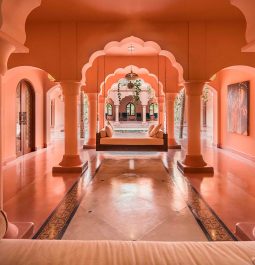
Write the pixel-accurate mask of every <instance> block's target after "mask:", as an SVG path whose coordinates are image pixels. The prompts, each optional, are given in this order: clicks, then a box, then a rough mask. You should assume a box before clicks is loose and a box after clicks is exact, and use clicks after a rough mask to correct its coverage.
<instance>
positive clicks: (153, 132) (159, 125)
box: [150, 123, 161, 137]
mask: <svg viewBox="0 0 255 265" xmlns="http://www.w3.org/2000/svg"><path fill="white" fill-rule="evenodd" d="M160 128H161V123H160V124H158V125H157V126H155V127H154V128H153V129H152V131H151V132H150V137H153V136H154V135H156V134H157V133H158V131H159V130H160Z"/></svg>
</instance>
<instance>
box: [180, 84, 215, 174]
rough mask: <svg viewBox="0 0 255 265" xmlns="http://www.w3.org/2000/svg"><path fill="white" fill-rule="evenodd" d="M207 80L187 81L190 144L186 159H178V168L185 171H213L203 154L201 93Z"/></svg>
mask: <svg viewBox="0 0 255 265" xmlns="http://www.w3.org/2000/svg"><path fill="white" fill-rule="evenodd" d="M204 84H205V82H203V81H191V82H187V83H185V89H186V90H185V91H186V95H187V116H188V117H187V118H188V119H187V120H188V145H187V154H186V156H185V159H184V160H183V161H182V162H180V161H178V168H179V170H180V171H182V172H183V173H213V168H212V167H209V166H207V163H206V162H205V161H204V159H203V156H202V154H201V137H200V131H201V95H202V91H203V87H204Z"/></svg>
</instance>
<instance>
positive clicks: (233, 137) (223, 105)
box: [217, 66, 255, 159]
mask: <svg viewBox="0 0 255 265" xmlns="http://www.w3.org/2000/svg"><path fill="white" fill-rule="evenodd" d="M217 78H218V79H219V80H220V86H219V88H220V90H221V91H220V92H221V93H220V113H221V114H220V121H219V122H220V145H221V147H222V148H226V149H230V150H232V151H234V152H238V153H239V154H243V155H244V156H246V157H249V158H251V159H255V122H254V121H255V69H254V68H250V67H242V66H240V67H238V66H237V67H233V68H232V69H225V70H222V71H221V72H220V73H218V75H217ZM243 81H250V135H249V136H243V135H238V134H234V133H229V132H228V131H227V86H228V85H230V84H233V83H238V82H243Z"/></svg>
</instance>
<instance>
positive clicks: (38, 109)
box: [2, 67, 51, 162]
mask: <svg viewBox="0 0 255 265" xmlns="http://www.w3.org/2000/svg"><path fill="white" fill-rule="evenodd" d="M23 79H25V80H27V81H29V83H30V84H31V85H32V86H33V88H34V91H35V122H36V124H35V146H36V148H42V147H44V140H45V138H44V136H45V131H44V122H45V120H44V118H45V116H44V90H46V89H47V88H48V87H49V86H50V85H51V84H50V81H49V80H48V75H47V73H46V72H44V71H42V70H40V69H37V68H34V67H17V68H13V69H11V70H9V71H7V73H6V74H5V76H4V78H3V86H2V88H3V91H2V93H3V128H4V131H3V136H2V137H3V161H4V162H8V161H10V160H13V159H15V158H16V108H15V106H16V89H17V85H18V83H19V82H20V81H21V80H23Z"/></svg>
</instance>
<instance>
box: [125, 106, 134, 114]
mask: <svg viewBox="0 0 255 265" xmlns="http://www.w3.org/2000/svg"><path fill="white" fill-rule="evenodd" d="M126 110H127V115H128V116H134V115H135V105H134V104H133V103H128V104H127V107H126Z"/></svg>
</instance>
